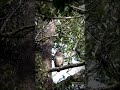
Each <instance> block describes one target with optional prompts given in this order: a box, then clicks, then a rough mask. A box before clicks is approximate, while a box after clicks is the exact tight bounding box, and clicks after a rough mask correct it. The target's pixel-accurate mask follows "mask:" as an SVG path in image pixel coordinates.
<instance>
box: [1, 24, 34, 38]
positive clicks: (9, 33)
mask: <svg viewBox="0 0 120 90" xmlns="http://www.w3.org/2000/svg"><path fill="white" fill-rule="evenodd" d="M30 28H35V25H27V26H23V27H21V28H19V29H17V30H15V31H12V32H6V33H0V36H2V37H10V36H12V35H15V34H17V33H19V32H22V31H24V30H28V29H30Z"/></svg>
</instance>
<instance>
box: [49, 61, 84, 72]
mask: <svg viewBox="0 0 120 90" xmlns="http://www.w3.org/2000/svg"><path fill="white" fill-rule="evenodd" d="M83 65H85V62H82V63H76V64H69V65H65V66H61V67H55V68H51V69H49V70H48V72H54V71H60V70H64V69H68V68H73V67H78V66H83Z"/></svg>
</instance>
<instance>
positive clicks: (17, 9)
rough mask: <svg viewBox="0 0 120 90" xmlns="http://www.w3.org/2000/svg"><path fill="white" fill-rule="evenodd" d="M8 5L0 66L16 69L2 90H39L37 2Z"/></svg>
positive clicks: (0, 33) (15, 0) (27, 0)
mask: <svg viewBox="0 0 120 90" xmlns="http://www.w3.org/2000/svg"><path fill="white" fill-rule="evenodd" d="M6 5H7V6H5V7H4V8H3V11H4V12H5V13H7V14H8V16H7V17H6V18H5V19H1V22H0V25H1V28H0V36H1V37H0V43H1V46H2V47H3V48H2V49H1V50H0V51H1V53H0V59H1V60H3V62H2V61H0V62H2V64H4V65H3V70H4V67H5V68H6V65H9V66H10V67H12V68H11V69H10V72H11V73H13V75H12V76H11V75H8V76H7V77H6V78H5V79H4V80H3V81H2V82H6V83H5V85H4V84H3V85H4V86H5V87H4V86H0V89H1V90H8V89H10V90H14V89H15V90H16V89H17V90H35V61H34V59H35V57H34V56H35V52H34V48H35V47H34V30H35V27H34V18H35V5H34V1H33V0H12V1H11V0H9V3H7V4H6ZM6 11H7V12H6ZM7 71H8V70H7ZM7 71H3V72H7ZM8 74H9V73H8ZM0 75H1V74H0ZM4 76H5V74H4V75H2V76H0V77H4ZM10 78H11V79H10ZM9 79H10V80H9Z"/></svg>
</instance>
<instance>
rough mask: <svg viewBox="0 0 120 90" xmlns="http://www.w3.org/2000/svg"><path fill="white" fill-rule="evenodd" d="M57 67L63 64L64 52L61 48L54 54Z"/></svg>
mask: <svg viewBox="0 0 120 90" xmlns="http://www.w3.org/2000/svg"><path fill="white" fill-rule="evenodd" d="M54 63H55V67H60V66H62V65H63V54H62V52H61V51H60V50H57V51H56V53H55V56H54Z"/></svg>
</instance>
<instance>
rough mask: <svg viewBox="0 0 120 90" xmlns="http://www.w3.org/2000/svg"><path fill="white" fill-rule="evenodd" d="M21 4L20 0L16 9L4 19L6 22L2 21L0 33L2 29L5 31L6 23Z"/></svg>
mask: <svg viewBox="0 0 120 90" xmlns="http://www.w3.org/2000/svg"><path fill="white" fill-rule="evenodd" d="M21 4H22V0H20V2H19V5H18V7H17V8H16V9H15V10H14V11H13V12H12V13H11V14H10V15H9V16H8V17H7V18H6V20H5V21H4V23H3V25H2V27H1V28H0V32H3V31H4V29H5V27H6V25H7V23H8V21H9V20H10V18H11V17H12V16H13V14H14V13H15V12H16V11H17V10H18V9H19V8H20V6H21Z"/></svg>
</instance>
